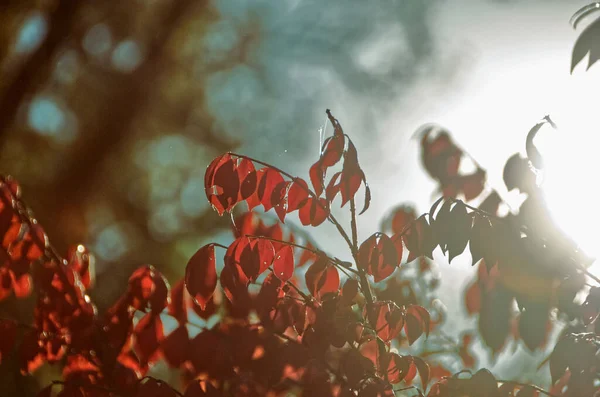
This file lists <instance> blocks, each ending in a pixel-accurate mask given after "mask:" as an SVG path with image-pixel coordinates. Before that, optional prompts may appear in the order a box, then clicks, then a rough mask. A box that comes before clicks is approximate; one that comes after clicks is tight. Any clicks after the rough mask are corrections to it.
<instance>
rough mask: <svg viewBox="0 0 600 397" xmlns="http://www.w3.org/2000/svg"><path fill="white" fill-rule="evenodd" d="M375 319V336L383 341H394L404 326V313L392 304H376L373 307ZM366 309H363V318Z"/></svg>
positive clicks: (380, 302) (365, 314)
mask: <svg viewBox="0 0 600 397" xmlns="http://www.w3.org/2000/svg"><path fill="white" fill-rule="evenodd" d="M373 311H374V313H375V314H376V317H375V319H374V320H375V329H376V332H377V336H378V337H380V338H381V339H382V340H383V341H385V342H389V341H391V340H392V339H394V338H395V337H396V336H398V334H399V333H400V331H402V327H403V325H404V313H402V311H401V310H400V309H399V308H398V306H396V305H395V304H394V303H392V302H382V301H379V302H376V303H375V304H374V305H373ZM367 314H368V313H367V307H366V306H365V308H364V317H365V318H366V317H367Z"/></svg>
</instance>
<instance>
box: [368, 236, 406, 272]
mask: <svg viewBox="0 0 600 397" xmlns="http://www.w3.org/2000/svg"><path fill="white" fill-rule="evenodd" d="M400 253H401V251H400ZM400 259H401V257H400V258H399V257H398V251H397V246H396V245H395V244H394V243H393V242H392V240H391V239H390V238H389V237H388V236H387V235H385V234H383V233H375V234H373V235H372V236H371V237H369V238H368V239H367V240H365V241H364V242H363V243H362V244H361V245H360V248H359V250H358V266H360V267H361V268H362V269H365V270H366V271H367V273H369V274H371V275H373V277H374V280H375V282H379V281H381V280H384V279H385V278H387V277H388V276H389V275H391V274H392V273H393V272H394V270H395V269H396V267H397V266H398V265H399V264H400Z"/></svg>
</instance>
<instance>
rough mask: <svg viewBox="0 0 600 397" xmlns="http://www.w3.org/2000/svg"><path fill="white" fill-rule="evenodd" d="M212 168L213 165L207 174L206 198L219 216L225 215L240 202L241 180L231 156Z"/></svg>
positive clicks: (223, 158) (225, 156)
mask: <svg viewBox="0 0 600 397" xmlns="http://www.w3.org/2000/svg"><path fill="white" fill-rule="evenodd" d="M215 161H216V160H215ZM213 163H214V161H213ZM211 167H212V164H211V165H209V169H208V170H207V174H205V180H204V182H205V187H206V197H207V198H208V200H209V202H210V203H211V204H212V206H213V208H214V209H215V210H216V211H217V212H218V213H219V215H223V213H224V212H225V211H230V210H231V209H232V208H233V206H234V205H235V204H237V202H238V196H239V195H240V193H239V190H240V178H239V175H238V173H237V170H236V166H235V162H234V160H233V159H232V158H231V156H230V155H229V154H226V155H224V156H222V158H221V161H218V162H217V163H216V164H215V165H214V168H211ZM209 172H210V173H209ZM211 176H212V177H211Z"/></svg>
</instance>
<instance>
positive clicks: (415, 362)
mask: <svg viewBox="0 0 600 397" xmlns="http://www.w3.org/2000/svg"><path fill="white" fill-rule="evenodd" d="M387 359H388V360H389V361H388V365H387V378H388V380H389V381H390V383H393V384H396V383H400V382H401V381H403V380H406V381H411V380H412V379H413V378H414V376H415V375H416V373H417V372H418V373H419V376H420V377H421V383H422V385H423V390H425V389H426V388H427V385H428V384H429V377H430V369H429V364H427V363H426V362H425V361H424V360H423V359H422V358H421V357H417V356H400V355H398V354H396V353H390V354H389V355H388V358H387Z"/></svg>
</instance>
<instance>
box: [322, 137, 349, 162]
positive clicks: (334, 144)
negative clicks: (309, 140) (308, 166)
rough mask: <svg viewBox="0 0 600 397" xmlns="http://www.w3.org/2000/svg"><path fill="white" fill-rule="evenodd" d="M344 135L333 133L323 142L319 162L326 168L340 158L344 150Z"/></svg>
mask: <svg viewBox="0 0 600 397" xmlns="http://www.w3.org/2000/svg"><path fill="white" fill-rule="evenodd" d="M344 145H345V137H344V135H343V134H334V135H333V136H330V137H329V138H327V139H326V140H325V142H323V150H322V153H321V159H320V161H321V163H322V164H323V166H324V167H325V169H327V168H328V167H331V166H333V165H335V164H337V162H338V161H340V159H341V158H342V154H343V152H344Z"/></svg>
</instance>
